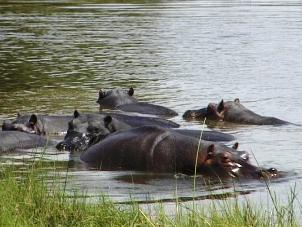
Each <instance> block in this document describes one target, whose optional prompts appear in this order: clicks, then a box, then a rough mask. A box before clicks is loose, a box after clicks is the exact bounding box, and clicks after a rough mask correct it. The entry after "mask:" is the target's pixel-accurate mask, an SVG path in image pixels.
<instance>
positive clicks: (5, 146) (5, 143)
mask: <svg viewBox="0 0 302 227" xmlns="http://www.w3.org/2000/svg"><path fill="white" fill-rule="evenodd" d="M47 144H49V145H50V144H53V142H51V141H47V139H45V138H43V137H41V136H39V135H35V134H30V133H26V132H19V131H0V153H3V152H13V151H17V150H19V149H30V148H37V147H44V146H46V145H47Z"/></svg>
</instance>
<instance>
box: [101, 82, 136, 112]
mask: <svg viewBox="0 0 302 227" xmlns="http://www.w3.org/2000/svg"><path fill="white" fill-rule="evenodd" d="M133 94H134V89H133V88H132V87H131V88H130V89H129V90H128V91H125V90H122V89H113V90H110V91H102V90H99V98H98V100H97V101H96V102H97V103H99V104H100V107H105V108H115V107H117V106H119V105H123V104H129V103H135V102H137V100H136V99H135V98H134V97H132V96H133Z"/></svg>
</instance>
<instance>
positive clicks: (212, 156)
mask: <svg viewBox="0 0 302 227" xmlns="http://www.w3.org/2000/svg"><path fill="white" fill-rule="evenodd" d="M237 148H238V143H235V145H234V146H233V147H232V148H227V147H218V146H216V145H214V144H210V145H209V146H208V147H207V149H206V152H205V154H204V157H202V158H201V159H202V163H203V165H201V166H202V167H201V168H200V171H201V172H203V173H205V174H206V175H210V176H213V175H214V176H217V177H222V178H223V177H233V178H241V177H243V178H255V179H263V178H264V179H267V178H274V177H277V176H278V171H277V170H276V169H275V168H270V169H264V168H260V167H257V166H254V165H252V164H251V163H250V162H249V155H248V153H247V152H245V151H238V150H237Z"/></svg>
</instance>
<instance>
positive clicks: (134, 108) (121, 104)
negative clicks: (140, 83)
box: [97, 88, 178, 117]
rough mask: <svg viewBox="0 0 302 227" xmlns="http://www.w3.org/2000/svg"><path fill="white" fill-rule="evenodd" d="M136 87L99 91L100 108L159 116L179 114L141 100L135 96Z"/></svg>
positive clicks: (98, 101)
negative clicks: (126, 89)
mask: <svg viewBox="0 0 302 227" xmlns="http://www.w3.org/2000/svg"><path fill="white" fill-rule="evenodd" d="M133 94H134V89H133V88H130V89H129V90H128V91H125V90H122V89H113V90H109V91H102V90H100V91H99V98H98V100H97V103H99V104H100V109H118V110H122V111H125V112H136V113H142V114H150V115H157V116H165V117H173V116H177V115H178V114H177V113H176V112H175V111H174V110H171V109H169V108H166V107H163V106H159V105H154V104H150V103H146V102H139V101H138V100H137V99H136V98H134V97H133Z"/></svg>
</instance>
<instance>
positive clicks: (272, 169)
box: [267, 168, 278, 174]
mask: <svg viewBox="0 0 302 227" xmlns="http://www.w3.org/2000/svg"><path fill="white" fill-rule="evenodd" d="M267 171H268V172H269V173H272V174H277V173H278V170H277V169H275V168H269V169H268V170H267Z"/></svg>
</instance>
